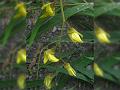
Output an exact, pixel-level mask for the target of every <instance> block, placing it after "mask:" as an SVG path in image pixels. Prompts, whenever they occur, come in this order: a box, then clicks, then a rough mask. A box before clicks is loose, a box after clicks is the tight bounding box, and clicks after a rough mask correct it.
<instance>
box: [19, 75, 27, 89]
mask: <svg viewBox="0 0 120 90" xmlns="http://www.w3.org/2000/svg"><path fill="white" fill-rule="evenodd" d="M25 80H26V76H25V75H24V74H20V75H19V77H18V79H17V85H18V87H19V89H21V90H22V89H24V88H25Z"/></svg>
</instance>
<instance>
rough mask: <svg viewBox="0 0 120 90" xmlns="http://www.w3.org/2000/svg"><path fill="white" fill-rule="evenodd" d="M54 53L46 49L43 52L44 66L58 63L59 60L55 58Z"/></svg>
mask: <svg viewBox="0 0 120 90" xmlns="http://www.w3.org/2000/svg"><path fill="white" fill-rule="evenodd" d="M54 54H55V51H54V50H53V49H48V50H46V51H45V52H44V64H46V63H47V62H48V60H49V61H50V62H58V61H59V59H58V58H56V57H55V55H54Z"/></svg>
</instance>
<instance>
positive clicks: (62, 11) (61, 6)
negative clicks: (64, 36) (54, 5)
mask: <svg viewBox="0 0 120 90" xmlns="http://www.w3.org/2000/svg"><path fill="white" fill-rule="evenodd" d="M60 8H61V13H62V19H63V25H64V23H65V15H64V10H63V2H62V0H60Z"/></svg>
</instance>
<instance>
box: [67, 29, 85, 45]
mask: <svg viewBox="0 0 120 90" xmlns="http://www.w3.org/2000/svg"><path fill="white" fill-rule="evenodd" d="M68 36H69V37H70V39H71V40H72V42H74V43H83V41H82V39H81V37H82V38H83V35H82V34H81V33H79V32H78V31H76V30H75V29H74V28H69V30H68Z"/></svg>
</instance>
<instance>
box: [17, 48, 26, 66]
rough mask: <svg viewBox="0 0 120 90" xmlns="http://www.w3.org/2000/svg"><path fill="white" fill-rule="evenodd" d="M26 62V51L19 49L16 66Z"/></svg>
mask: <svg viewBox="0 0 120 90" xmlns="http://www.w3.org/2000/svg"><path fill="white" fill-rule="evenodd" d="M25 62H26V49H20V50H19V51H18V53H17V61H16V63H17V64H20V63H25Z"/></svg>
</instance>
